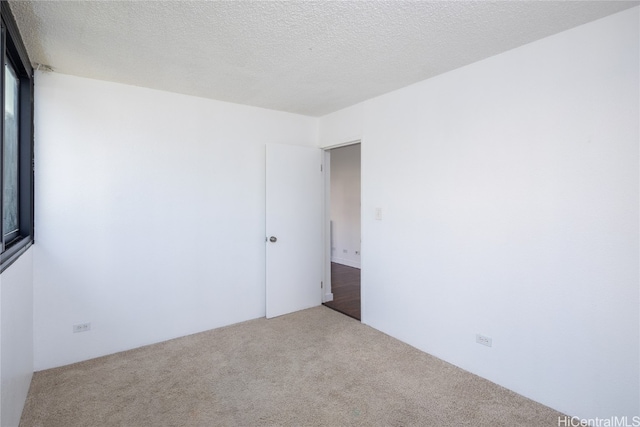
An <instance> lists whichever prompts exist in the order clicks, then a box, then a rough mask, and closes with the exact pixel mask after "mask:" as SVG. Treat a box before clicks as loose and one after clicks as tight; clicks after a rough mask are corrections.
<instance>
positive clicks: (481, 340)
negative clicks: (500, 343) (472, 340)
mask: <svg viewBox="0 0 640 427" xmlns="http://www.w3.org/2000/svg"><path fill="white" fill-rule="evenodd" d="M476 342H477V343H478V344H482V345H486V346H487V347H491V344H492V343H491V338H489V337H485V336H484V335H480V334H476Z"/></svg>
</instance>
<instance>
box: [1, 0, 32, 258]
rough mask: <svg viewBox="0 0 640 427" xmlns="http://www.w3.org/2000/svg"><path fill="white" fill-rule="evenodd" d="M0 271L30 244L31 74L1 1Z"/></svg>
mask: <svg viewBox="0 0 640 427" xmlns="http://www.w3.org/2000/svg"><path fill="white" fill-rule="evenodd" d="M0 15H1V17H2V29H1V30H2V31H1V34H0V50H1V55H0V57H1V60H2V64H0V88H1V89H2V94H1V97H0V105H2V106H3V107H4V114H0V140H1V143H2V144H1V145H2V147H1V149H0V168H1V171H0V188H1V189H2V190H1V191H0V199H1V203H0V216H1V217H2V221H0V228H1V233H0V235H1V236H2V239H1V241H0V249H1V253H0V271H2V270H4V269H5V268H7V267H8V266H9V265H10V264H11V263H12V262H13V261H14V260H15V259H16V258H17V257H18V256H20V254H22V253H23V252H24V251H25V250H26V249H27V248H28V247H29V245H30V244H31V243H32V242H33V69H32V68H31V64H30V62H29V57H28V56H27V52H26V49H25V48H24V45H23V43H22V39H21V38H20V33H19V32H18V27H17V26H16V23H15V21H14V19H13V15H12V14H11V10H10V8H9V5H8V3H7V2H5V1H3V2H1V3H0Z"/></svg>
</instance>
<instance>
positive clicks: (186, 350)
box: [20, 307, 561, 427]
mask: <svg viewBox="0 0 640 427" xmlns="http://www.w3.org/2000/svg"><path fill="white" fill-rule="evenodd" d="M558 416H561V414H560V413H558V412H556V411H554V410H552V409H550V408H547V407H545V406H543V405H540V404H538V403H535V402H533V401H531V400H529V399H526V398H524V397H522V396H519V395H517V394H515V393H513V392H510V391H508V390H506V389H504V388H502V387H499V386H497V385H495V384H493V383H491V382H489V381H486V380H483V379H481V378H479V377H477V376H475V375H472V374H470V373H468V372H465V371H463V370H461V369H458V368H456V367H454V366H452V365H450V364H448V363H445V362H443V361H441V360H439V359H436V358H434V357H432V356H429V355H427V354H425V353H422V352H420V351H418V350H416V349H415V348H413V347H410V346H408V345H406V344H403V343H401V342H399V341H397V340H395V339H393V338H391V337H389V336H387V335H385V334H383V333H381V332H378V331H376V330H374V329H372V328H370V327H368V326H365V325H362V324H361V323H359V322H358V321H356V320H353V319H351V318H349V317H347V316H344V315H342V314H339V313H336V312H334V311H332V310H330V309H328V308H326V307H317V308H313V309H310V310H304V311H301V312H298V313H294V314H290V315H287V316H282V317H279V318H276V319H271V320H266V319H258V320H252V321H249V322H245V323H241V324H237V325H233V326H228V327H225V328H221V329H216V330H212V331H208V332H204V333H200V334H196V335H191V336H188V337H184V338H178V339H175V340H171V341H167V342H164V343H160V344H156V345H152V346H148V347H143V348H139V349H135V350H130V351H126V352H123V353H118V354H114V355H110V356H105V357H101V358H98V359H93V360H89V361H86V362H81V363H77V364H74V365H69V366H65V367H61V368H56V369H51V370H47V371H41V372H37V373H35V374H34V376H33V381H32V383H31V389H30V391H29V396H28V399H27V403H26V405H25V409H24V412H23V414H22V421H21V423H20V426H22V427H30V426H46V427H57V426H60V427H72V426H83V427H86V426H131V427H134V426H136V427H137V426H154V427H159V426H262V425H266V426H271V425H273V426H275V425H277V426H348V425H362V426H487V427H497V426H509V427H515V426H526V427H536V426H541V427H542V426H549V427H551V426H557V425H558Z"/></svg>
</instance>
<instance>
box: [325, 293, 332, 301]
mask: <svg viewBox="0 0 640 427" xmlns="http://www.w3.org/2000/svg"><path fill="white" fill-rule="evenodd" d="M329 301H333V293H332V292H329V293H326V294H324V299H323V301H322V302H329Z"/></svg>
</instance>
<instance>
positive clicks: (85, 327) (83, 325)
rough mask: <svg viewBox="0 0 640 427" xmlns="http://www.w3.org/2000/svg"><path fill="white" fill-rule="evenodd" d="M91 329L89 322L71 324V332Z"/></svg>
mask: <svg viewBox="0 0 640 427" xmlns="http://www.w3.org/2000/svg"><path fill="white" fill-rule="evenodd" d="M90 330H91V323H78V324H77V325H73V333H74V334H75V333H76V332H87V331H90Z"/></svg>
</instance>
